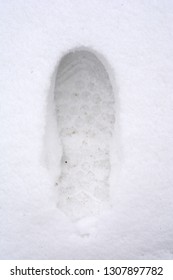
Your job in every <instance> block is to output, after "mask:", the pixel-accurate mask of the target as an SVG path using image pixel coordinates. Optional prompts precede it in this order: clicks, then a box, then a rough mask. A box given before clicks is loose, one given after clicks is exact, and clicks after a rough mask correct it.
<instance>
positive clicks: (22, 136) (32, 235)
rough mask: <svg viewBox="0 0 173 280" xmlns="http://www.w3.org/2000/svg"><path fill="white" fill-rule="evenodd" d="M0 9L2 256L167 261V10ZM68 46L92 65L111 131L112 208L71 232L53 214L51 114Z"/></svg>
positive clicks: (72, 5)
mask: <svg viewBox="0 0 173 280" xmlns="http://www.w3.org/2000/svg"><path fill="white" fill-rule="evenodd" d="M0 11H1V12H0V13H1V17H0V42H1V44H0V61H1V65H0V67H1V68H0V69H1V75H0V89H1V93H0V98H1V102H0V104H1V105H0V120H1V125H0V132H1V138H0V258H1V259H10V258H11V259H26V258H31V259H38V258H41V259H52V258H55V259H118V258H121V259H134V258H135V259H145V258H151V259H154V258H157V259H164V258H166V259H171V258H172V257H173V245H172V244H173V235H172V232H173V221H172V212H173V204H172V196H173V187H172V186H173V175H172V174H173V170H172V166H173V145H172V138H173V125H172V118H173V95H172V91H173V80H172V74H173V64H172V57H173V46H172V33H173V22H172V21H173V18H172V12H173V4H172V2H171V1H168V0H167V1H161V0H160V1H149V0H147V1H146V0H141V1H137V0H133V1H122V0H121V1H120V0H118V1H102V0H101V1H100V0H93V1H89V0H85V1H82V0H78V1H70V0H64V1H60V0H51V1H48V0H43V1H34V0H30V1H21V0H17V1H10V0H8V1H0ZM76 48H81V49H82V48H84V49H87V50H88V51H91V53H98V54H99V55H100V56H99V57H98V58H100V61H101V62H102V64H103V65H104V67H105V69H106V71H107V72H108V75H109V79H110V81H111V85H112V87H113V89H114V91H113V92H114V99H115V105H114V108H115V127H114V133H113V138H112V142H111V152H110V167H111V173H110V178H109V188H108V193H109V197H110V204H111V207H110V208H105V211H102V212H101V214H100V215H94V216H93V217H92V218H90V217H89V216H88V217H85V218H83V219H80V220H78V221H77V222H76V221H75V222H74V221H73V220H71V219H70V217H69V216H68V215H66V214H65V213H64V211H61V209H59V208H58V207H57V199H58V193H57V187H56V186H55V184H54V183H55V180H56V179H57V178H58V177H59V176H60V174H61V170H62V168H61V158H62V155H63V151H62V144H61V141H62V139H60V137H59V133H58V131H57V129H56V128H57V123H56V116H57V115H56V111H54V110H53V109H52V110H51V109H50V108H52V107H51V103H52V100H53V96H54V88H55V83H56V75H57V71H58V65H59V62H60V60H61V59H62V57H63V56H64V55H66V54H67V53H68V52H69V51H71V50H74V49H76ZM56 139H57V140H56ZM79 179H80V178H79ZM103 210H104V209H103Z"/></svg>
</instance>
